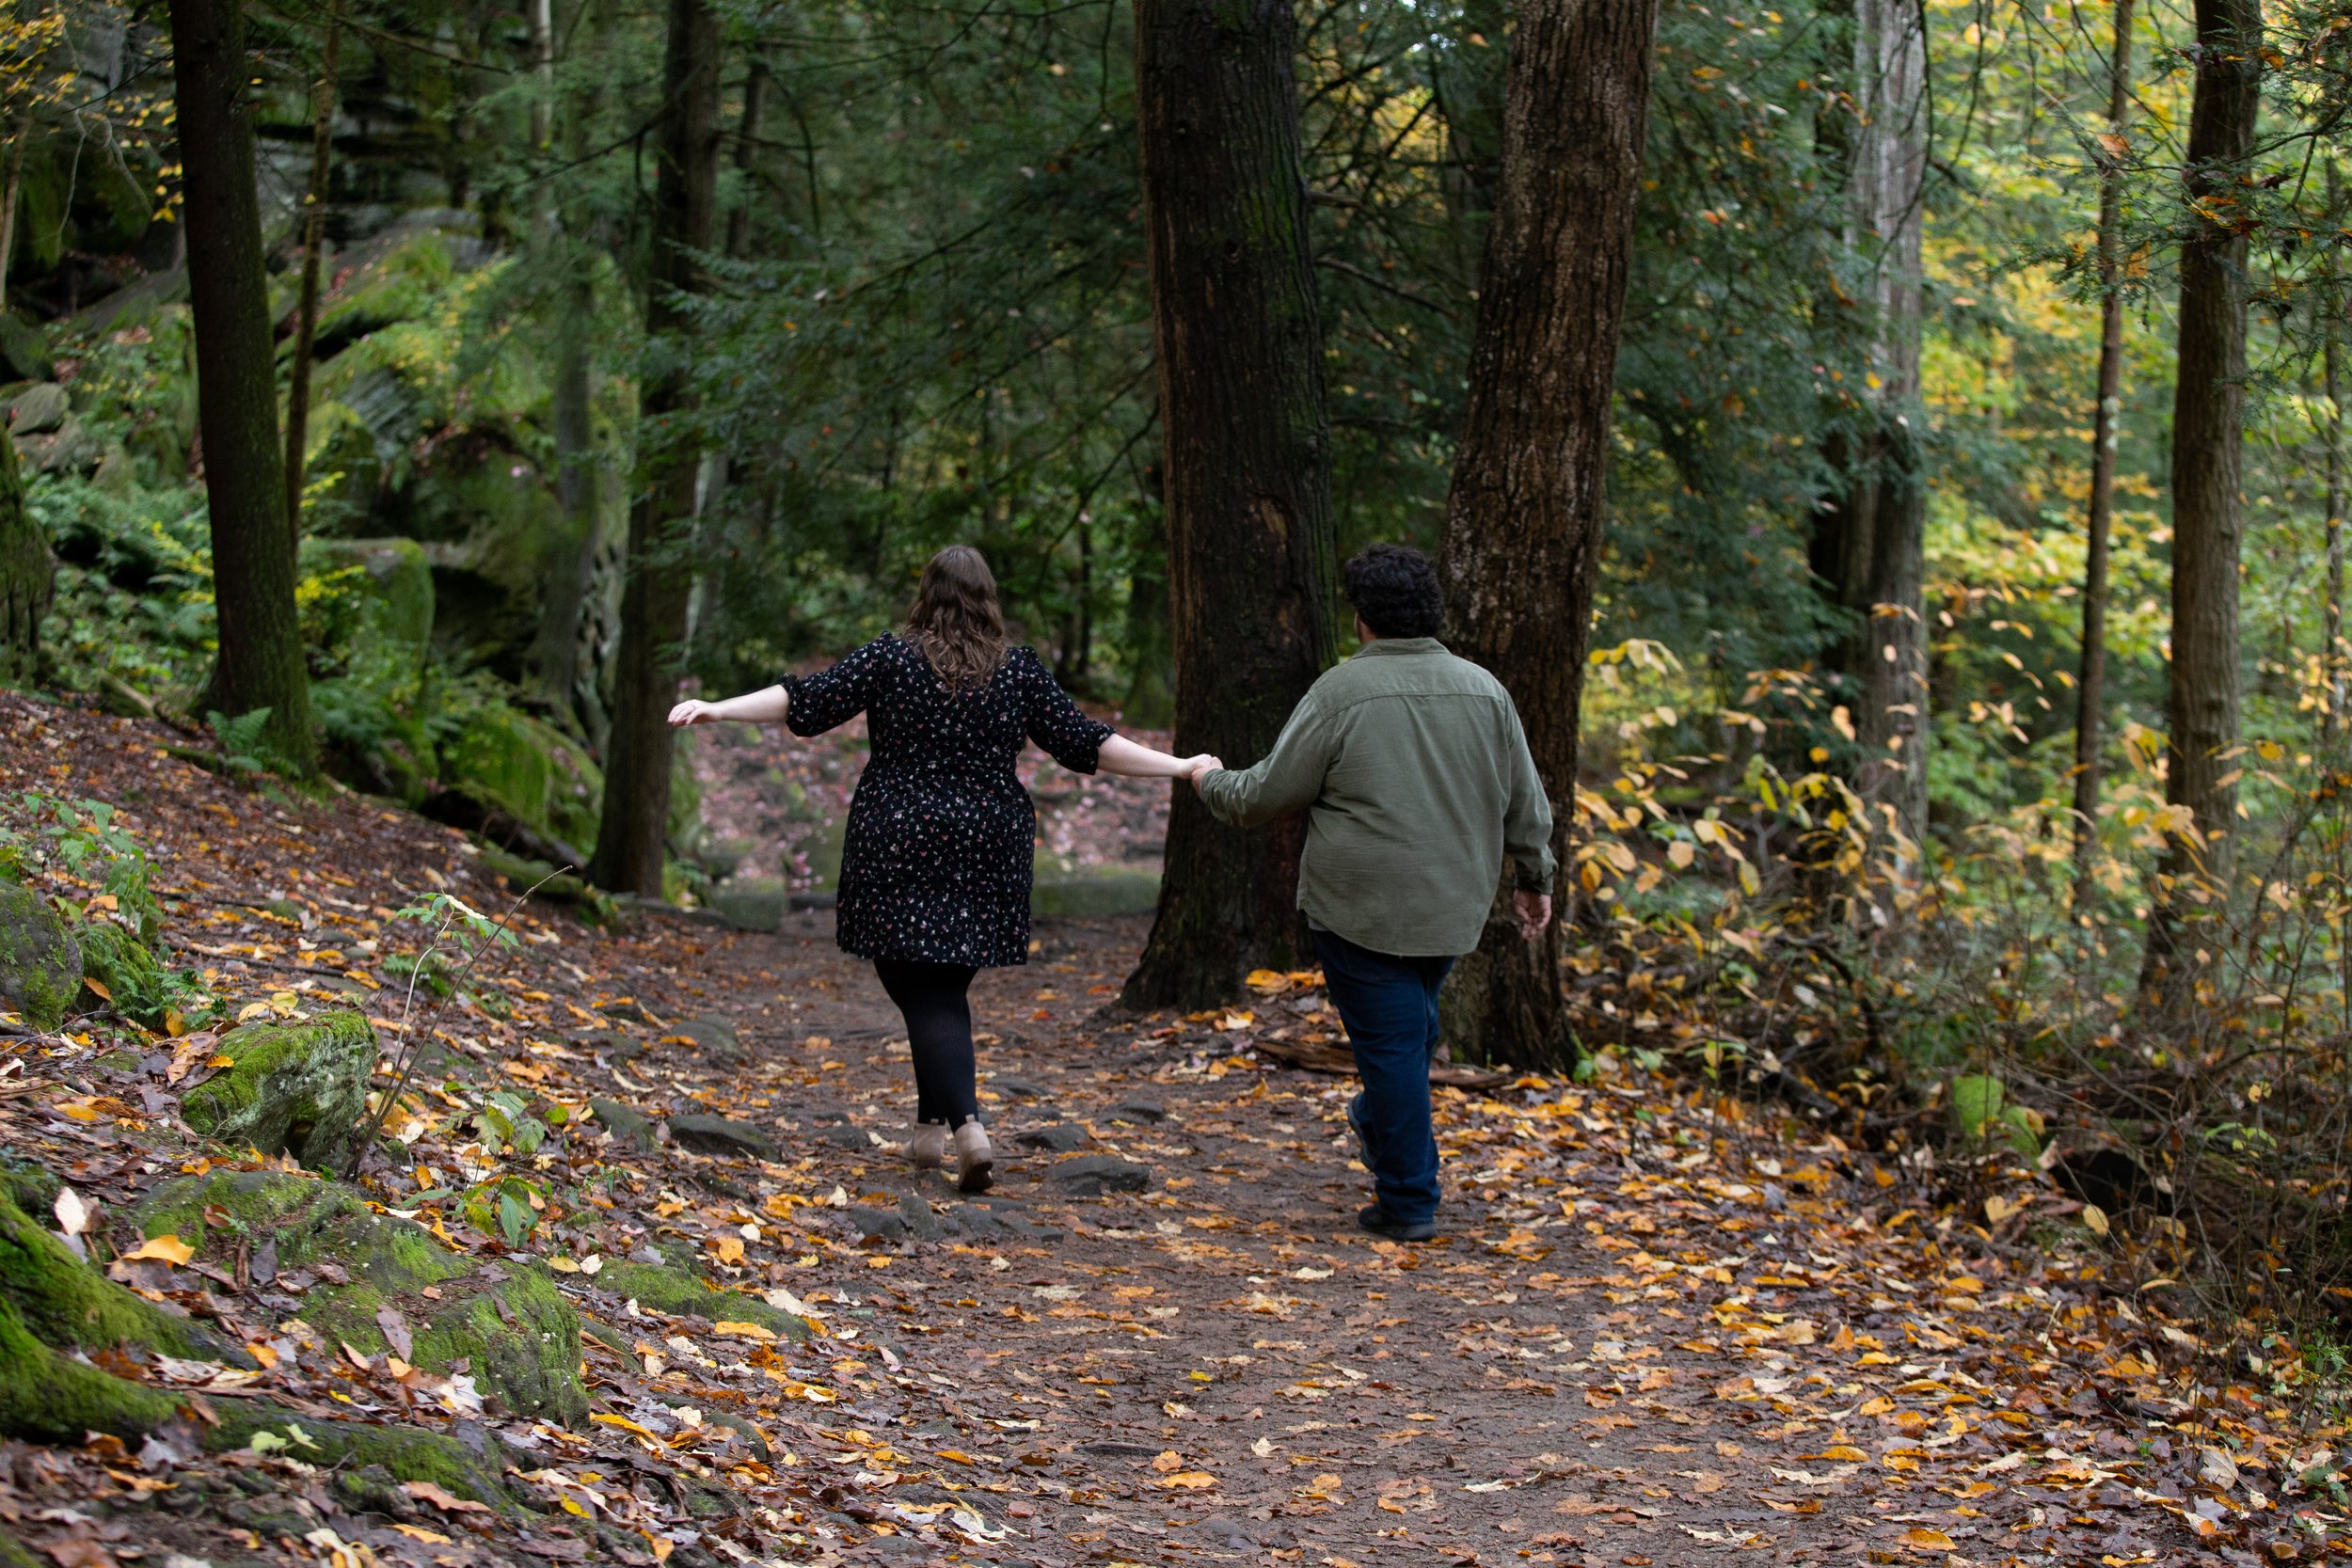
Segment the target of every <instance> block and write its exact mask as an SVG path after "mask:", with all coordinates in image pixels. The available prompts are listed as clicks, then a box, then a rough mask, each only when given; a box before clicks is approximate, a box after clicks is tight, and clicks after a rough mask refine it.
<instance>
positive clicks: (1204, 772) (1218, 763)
mask: <svg viewBox="0 0 2352 1568" xmlns="http://www.w3.org/2000/svg"><path fill="white" fill-rule="evenodd" d="M1224 769H1225V763H1224V761H1223V760H1222V759H1221V758H1218V757H1213V756H1211V755H1210V754H1209V753H1208V752H1201V753H1200V755H1199V756H1197V757H1186V758H1185V759H1184V777H1186V778H1188V779H1190V780H1191V781H1192V787H1193V788H1194V789H1195V790H1196V791H1197V790H1199V789H1200V781H1201V780H1203V779H1205V778H1207V777H1208V776H1209V775H1210V774H1212V773H1220V772H1223V771H1224Z"/></svg>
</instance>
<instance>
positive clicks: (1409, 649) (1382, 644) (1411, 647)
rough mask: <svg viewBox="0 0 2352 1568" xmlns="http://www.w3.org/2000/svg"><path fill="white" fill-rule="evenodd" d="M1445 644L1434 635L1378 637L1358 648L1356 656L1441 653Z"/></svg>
mask: <svg viewBox="0 0 2352 1568" xmlns="http://www.w3.org/2000/svg"><path fill="white" fill-rule="evenodd" d="M1444 652H1445V644H1444V643H1442V642H1440V641H1438V640H1437V639H1436V638H1434V637H1376V638H1375V639H1373V640H1372V641H1369V642H1367V643H1365V644H1364V645H1363V646H1362V647H1360V648H1358V649H1357V650H1356V654H1355V657H1358V658H1361V657H1364V656H1365V655H1366V654H1441V653H1444Z"/></svg>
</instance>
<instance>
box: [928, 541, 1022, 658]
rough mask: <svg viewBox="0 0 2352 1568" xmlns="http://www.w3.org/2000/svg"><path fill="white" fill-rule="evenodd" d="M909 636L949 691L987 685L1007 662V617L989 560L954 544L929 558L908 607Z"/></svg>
mask: <svg viewBox="0 0 2352 1568" xmlns="http://www.w3.org/2000/svg"><path fill="white" fill-rule="evenodd" d="M906 638H907V641H910V642H912V643H914V645H915V646H916V647H918V648H920V649H922V650H923V657H926V658H928V659H930V661H931V668H932V669H933V670H935V671H937V672H938V673H939V678H940V679H941V680H943V681H945V682H946V683H947V689H948V690H949V691H952V692H957V693H962V692H966V691H977V690H978V689H980V688H981V687H983V686H986V685H987V684H988V682H989V677H991V676H992V675H993V674H995V673H996V667H997V666H998V665H1000V664H1002V663H1004V662H1005V616H1004V612H1003V611H1002V610H999V609H998V608H997V605H996V576H995V574H994V573H993V572H991V571H990V570H989V569H988V559H987V558H986V557H985V556H983V555H981V554H980V552H979V551H977V550H976V549H974V548H973V547H972V546H969V545H950V546H947V547H946V549H944V550H942V551H940V552H939V553H938V554H937V555H935V556H933V557H931V561H930V565H928V566H926V567H924V568H923V580H922V581H921V582H919V583H917V584H916V585H915V588H914V606H913V608H911V609H910V610H908V611H907V627H906Z"/></svg>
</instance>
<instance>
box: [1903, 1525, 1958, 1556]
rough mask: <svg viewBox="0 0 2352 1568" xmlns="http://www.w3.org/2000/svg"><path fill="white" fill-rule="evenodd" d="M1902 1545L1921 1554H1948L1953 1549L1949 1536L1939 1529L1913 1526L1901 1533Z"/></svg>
mask: <svg viewBox="0 0 2352 1568" xmlns="http://www.w3.org/2000/svg"><path fill="white" fill-rule="evenodd" d="M1903 1544H1904V1545H1906V1546H1914V1547H1916V1548H1917V1549H1918V1550H1920V1551H1923V1552H1948V1551H1951V1550H1952V1549H1953V1546H1952V1538H1951V1537H1950V1536H1948V1535H1946V1534H1945V1533H1944V1532H1943V1531H1942V1530H1940V1529H1930V1528H1928V1527H1927V1526H1925V1525H1914V1526H1913V1527H1912V1528H1909V1529H1907V1530H1905V1531H1903Z"/></svg>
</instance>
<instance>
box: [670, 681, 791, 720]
mask: <svg viewBox="0 0 2352 1568" xmlns="http://www.w3.org/2000/svg"><path fill="white" fill-rule="evenodd" d="M791 711H792V698H791V695H790V694H789V693H788V692H787V691H786V690H785V689H784V688H783V687H781V686H771V687H769V688H768V689H766V690H764V691H747V692H745V693H744V694H743V695H742V696H740V697H729V698H728V699H727V700H726V701H724V702H723V703H706V702H702V701H700V700H698V699H696V698H692V697H690V698H688V699H687V700H686V701H685V702H682V703H680V704H678V705H677V706H675V707H674V708H672V709H671V710H670V724H671V726H672V727H673V728H675V729H681V730H682V729H684V728H685V727H686V726H687V725H689V724H715V723H718V722H720V721H723V720H734V721H739V722H741V723H745V724H781V723H783V722H784V721H785V716H786V715H787V714H788V713H790V712H791Z"/></svg>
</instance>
